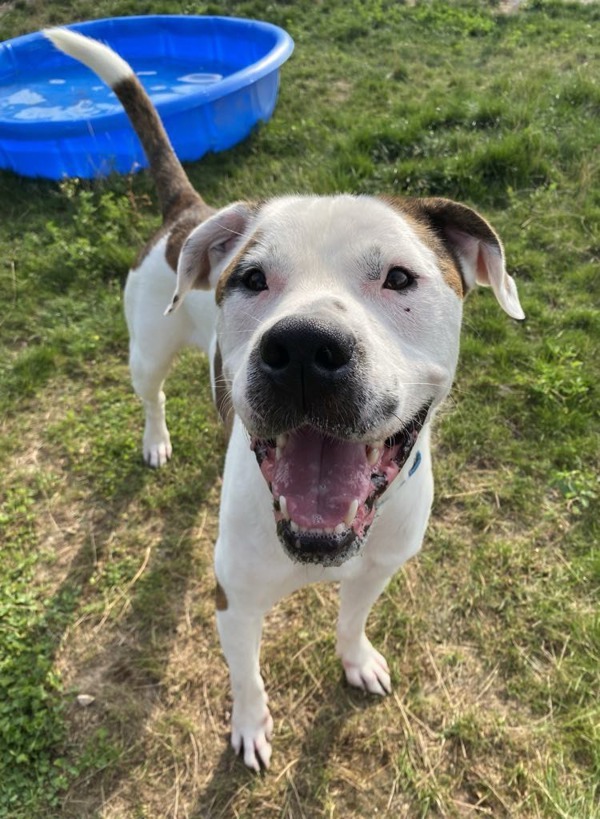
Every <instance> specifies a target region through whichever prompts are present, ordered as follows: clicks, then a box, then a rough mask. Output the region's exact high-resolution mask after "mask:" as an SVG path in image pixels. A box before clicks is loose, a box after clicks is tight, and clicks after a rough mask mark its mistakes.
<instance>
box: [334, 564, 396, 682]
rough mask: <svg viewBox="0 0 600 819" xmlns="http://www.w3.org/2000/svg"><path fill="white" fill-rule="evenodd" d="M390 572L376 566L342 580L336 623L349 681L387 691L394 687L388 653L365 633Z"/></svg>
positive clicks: (340, 653) (338, 641) (339, 644)
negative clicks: (374, 646)
mask: <svg viewBox="0 0 600 819" xmlns="http://www.w3.org/2000/svg"><path fill="white" fill-rule="evenodd" d="M388 580H389V575H388V574H387V573H386V574H385V575H382V574H381V571H380V570H379V571H378V570H376V569H375V568H373V569H371V571H370V572H368V573H367V574H364V575H361V576H360V577H357V578H353V579H349V580H344V581H342V583H341V584H340V614H339V618H338V627H337V654H338V656H339V657H340V658H341V660H342V665H343V666H344V672H345V674H346V679H347V680H348V682H349V683H350V685H353V686H356V687H357V688H362V689H364V690H365V691H369V692H370V693H371V694H380V695H382V696H383V695H385V694H389V693H390V692H391V690H392V684H391V680H390V671H389V668H388V664H387V662H386V660H385V657H384V656H383V655H382V654H380V653H379V652H378V651H377V650H376V649H375V648H373V646H372V645H371V642H370V640H369V638H368V637H367V635H366V634H365V626H366V623H367V617H368V616H369V612H370V611H371V607H372V606H373V604H374V603H375V601H376V600H377V598H378V597H379V595H380V594H381V592H382V591H383V590H384V588H385V587H386V585H387V583H388Z"/></svg>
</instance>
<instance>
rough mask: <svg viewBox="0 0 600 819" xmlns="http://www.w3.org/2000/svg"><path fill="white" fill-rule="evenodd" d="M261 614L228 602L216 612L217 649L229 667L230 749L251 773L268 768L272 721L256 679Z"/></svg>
mask: <svg viewBox="0 0 600 819" xmlns="http://www.w3.org/2000/svg"><path fill="white" fill-rule="evenodd" d="M263 618H264V613H263V612H256V611H252V612H250V611H246V610H244V609H243V608H242V607H240V606H236V603H235V600H232V601H230V602H228V607H227V609H226V610H223V611H217V626H218V629H219V636H220V638H221V647H222V649H223V653H224V654H225V659H226V660H227V664H228V666H229V675H230V678H231V688H232V694H233V709H232V714H231V745H232V746H233V749H234V751H235V752H236V754H239V753H240V752H241V753H243V756H244V762H245V764H246V765H247V766H248V767H249V768H253V769H254V770H255V771H259V770H260V766H261V765H263V766H264V767H265V768H268V767H269V760H270V759H271V735H272V733H273V719H272V717H271V713H270V711H269V709H268V707H267V695H266V693H265V686H264V683H263V680H262V677H261V675H260V668H259V655H260V639H261V633H262V624H263Z"/></svg>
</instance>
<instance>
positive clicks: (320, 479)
mask: <svg viewBox="0 0 600 819" xmlns="http://www.w3.org/2000/svg"><path fill="white" fill-rule="evenodd" d="M429 407H430V404H429V403H428V404H426V405H425V406H424V407H422V408H421V410H419V412H418V413H417V414H416V415H415V416H414V417H413V418H412V419H411V420H410V421H409V422H408V424H406V425H405V426H404V427H403V428H402V429H401V430H400V431H399V432H397V433H396V434H395V435H394V436H392V437H391V438H388V439H387V440H385V441H381V442H380V443H377V444H365V443H361V442H360V441H347V440H339V439H337V438H333V437H330V436H328V435H326V434H324V433H323V432H321V431H320V430H317V429H316V428H315V427H312V426H309V425H305V426H301V427H299V428H298V429H295V430H293V431H292V432H289V433H283V434H281V435H278V436H277V438H276V439H269V440H265V439H259V438H253V439H252V444H251V447H252V449H253V451H254V453H255V455H256V459H257V461H258V464H259V466H260V471H261V472H262V474H263V477H264V478H265V480H266V481H267V483H268V485H269V489H270V490H271V493H272V495H273V509H274V514H275V522H276V525H277V533H278V535H279V539H280V540H281V542H282V544H283V546H284V548H285V550H286V552H287V553H288V554H289V555H290V557H292V558H293V559H294V560H297V561H300V562H302V563H318V564H320V565H323V566H338V565H340V564H341V563H343V562H344V561H346V560H348V558H350V557H352V556H353V555H355V554H357V553H358V551H359V550H360V548H361V546H362V544H363V543H364V540H365V537H366V535H367V532H368V531H369V528H370V526H371V524H372V523H373V519H374V517H375V512H376V501H377V499H378V498H379V497H380V496H381V495H382V494H383V493H384V492H385V490H386V489H387V488H388V486H389V485H390V484H391V483H392V481H393V480H394V478H396V477H397V475H398V474H399V473H400V471H401V470H402V468H403V466H404V465H405V463H406V462H407V460H408V458H409V456H410V453H411V451H412V449H413V447H414V444H415V441H416V440H417V438H418V436H419V433H420V432H421V429H422V428H423V424H424V423H425V420H426V418H427V413H428V411H429Z"/></svg>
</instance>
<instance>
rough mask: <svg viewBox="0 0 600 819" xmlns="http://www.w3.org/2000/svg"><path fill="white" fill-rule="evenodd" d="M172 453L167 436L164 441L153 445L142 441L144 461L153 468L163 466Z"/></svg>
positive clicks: (155, 442)
mask: <svg viewBox="0 0 600 819" xmlns="http://www.w3.org/2000/svg"><path fill="white" fill-rule="evenodd" d="M172 453H173V448H172V446H171V441H170V440H169V434H168V433H167V437H166V439H164V440H162V441H154V442H153V443H146V441H144V461H145V462H146V463H147V464H148V466H151V467H153V468H155V469H156V468H158V467H159V466H164V465H165V464H166V463H167V461H168V460H169V458H170V457H171V455H172Z"/></svg>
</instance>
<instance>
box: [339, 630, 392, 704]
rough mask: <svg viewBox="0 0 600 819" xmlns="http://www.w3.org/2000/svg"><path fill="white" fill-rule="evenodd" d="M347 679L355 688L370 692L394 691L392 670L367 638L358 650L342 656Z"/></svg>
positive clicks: (384, 692)
mask: <svg viewBox="0 0 600 819" xmlns="http://www.w3.org/2000/svg"><path fill="white" fill-rule="evenodd" d="M342 665H343V666H344V671H345V672H346V679H347V680H348V683H349V684H350V685H353V686H355V688H362V689H363V691H368V692H369V693H370V694H379V695H380V696H382V697H383V696H385V695H386V694H390V693H391V691H392V681H391V679H390V670H389V668H388V664H387V662H386V660H385V657H384V656H383V655H382V654H380V653H379V652H378V651H377V650H376V649H374V648H373V646H372V645H371V643H370V642H369V641H368V640H366V641H365V642H364V643H363V644H362V645H361V646H360V648H359V650H358V651H357V652H349V653H347V654H346V655H345V656H344V655H343V656H342Z"/></svg>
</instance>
